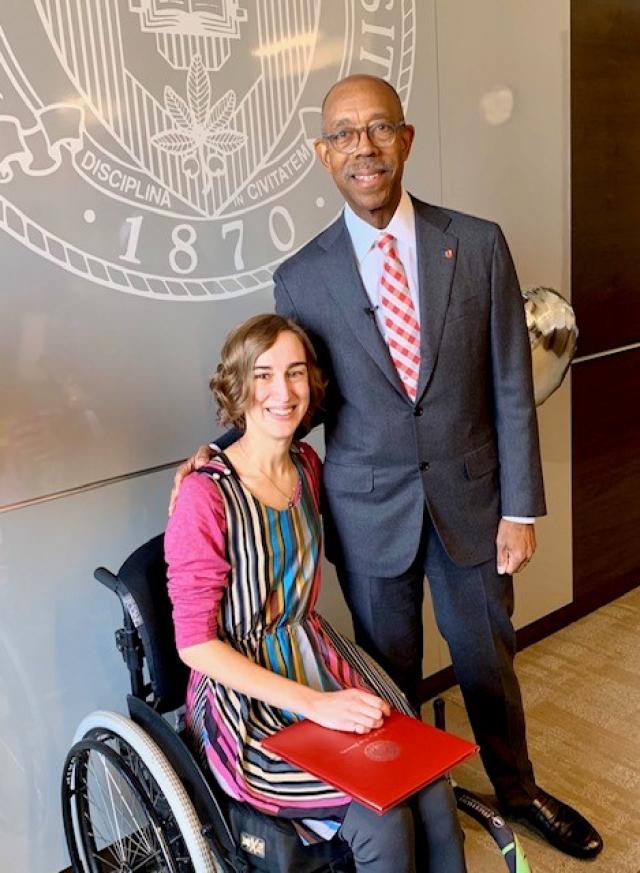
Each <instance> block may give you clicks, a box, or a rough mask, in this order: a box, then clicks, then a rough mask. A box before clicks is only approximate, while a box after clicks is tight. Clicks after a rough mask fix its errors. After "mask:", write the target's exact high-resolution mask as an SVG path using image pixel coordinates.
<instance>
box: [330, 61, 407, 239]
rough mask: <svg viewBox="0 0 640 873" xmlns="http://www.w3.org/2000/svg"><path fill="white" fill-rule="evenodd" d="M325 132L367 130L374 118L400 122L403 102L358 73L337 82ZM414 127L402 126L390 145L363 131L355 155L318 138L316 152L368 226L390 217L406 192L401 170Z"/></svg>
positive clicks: (381, 223) (384, 222) (379, 224)
mask: <svg viewBox="0 0 640 873" xmlns="http://www.w3.org/2000/svg"><path fill="white" fill-rule="evenodd" d="M322 120H323V131H324V134H325V135H327V134H335V133H337V132H338V131H340V130H343V129H345V128H363V127H365V126H366V125H369V124H371V123H373V122H376V121H386V122H390V123H391V124H393V125H397V124H399V123H400V122H402V120H403V117H402V106H401V105H400V103H399V101H398V100H397V98H396V96H395V95H394V93H393V91H392V89H391V88H389V87H388V86H387V85H386V84H385V83H384V82H383V81H381V80H379V79H375V78H373V77H367V76H354V77H351V78H349V79H345V80H344V81H343V82H340V83H339V84H337V85H335V86H334V88H333V89H332V90H331V91H330V92H329V95H328V96H327V99H326V101H325V105H324V111H323V116H322ZM413 135H414V130H413V127H411V125H403V126H401V127H399V128H398V130H397V132H396V137H395V141H394V142H393V143H391V144H390V145H386V146H376V145H374V143H372V142H371V141H370V139H369V137H368V135H367V133H366V131H363V132H362V133H361V134H360V138H359V141H358V145H357V147H356V149H355V151H354V152H353V154H348V155H347V154H343V153H342V152H339V151H337V150H336V149H335V148H334V147H333V146H332V145H330V144H329V142H327V140H326V139H323V138H320V139H318V140H316V143H315V149H316V154H317V156H318V158H319V159H320V161H321V162H322V164H323V165H324V167H325V169H327V170H328V171H329V172H330V173H331V175H332V176H333V181H334V182H335V183H336V185H337V187H338V189H339V190H340V193H341V194H342V196H343V197H344V199H345V200H346V202H347V203H348V204H349V206H350V207H351V208H352V209H353V211H354V212H355V213H356V215H358V216H359V217H360V218H362V219H363V220H364V221H366V222H368V223H369V224H372V225H374V226H375V227H379V228H383V227H386V226H387V224H388V223H389V222H390V221H391V219H392V217H393V214H394V212H395V211H396V208H397V206H398V203H399V202H400V197H401V194H402V172H403V169H404V163H405V161H406V160H407V158H408V157H409V152H410V151H411V143H412V142H413Z"/></svg>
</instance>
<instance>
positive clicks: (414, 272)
mask: <svg viewBox="0 0 640 873" xmlns="http://www.w3.org/2000/svg"><path fill="white" fill-rule="evenodd" d="M344 223H345V224H346V226H347V231H348V233H349V236H350V237H351V244H352V245H353V251H354V254H355V256H356V262H357V264H358V270H359V272H360V278H361V279H362V284H363V285H364V290H365V291H366V292H367V297H368V298H369V300H370V302H371V307H372V309H374V310H375V318H376V323H377V325H378V328H379V330H380V333H381V334H382V336H383V337H384V339H385V341H386V340H387V329H386V326H385V324H384V321H383V318H382V314H381V309H380V305H379V304H380V276H381V275H382V266H383V264H384V259H385V254H384V252H383V251H382V249H380V248H379V247H378V246H376V242H377V241H378V239H379V238H380V237H381V236H382V234H386V233H390V234H391V235H392V236H393V237H395V239H396V251H397V252H398V257H399V258H400V260H401V261H402V265H403V267H404V272H405V275H406V277H407V282H408V283H409V292H410V293H411V299H412V300H413V305H414V307H415V310H416V315H417V318H418V323H420V319H421V317H422V313H421V312H420V295H419V293H418V287H419V286H418V254H417V248H416V220H415V212H414V209H413V203H412V202H411V198H410V197H409V195H408V194H407V192H406V191H405V190H404V188H403V189H402V196H401V197H400V202H399V203H398V208H397V209H396V211H395V212H394V214H393V218H392V219H391V221H390V222H389V224H388V225H387V226H386V227H385V228H383V229H382V230H379V229H378V228H377V227H373V225H371V224H368V223H367V222H366V221H364V220H363V219H362V218H360V217H359V216H358V215H356V214H355V212H354V211H353V209H352V208H351V207H350V206H349V204H348V203H347V204H345V207H344ZM425 317H426V318H428V317H429V315H428V313H426V314H425ZM504 519H505V521H515V522H519V523H520V524H533V523H534V521H535V519H534V518H521V517H519V516H512V515H505V516H504Z"/></svg>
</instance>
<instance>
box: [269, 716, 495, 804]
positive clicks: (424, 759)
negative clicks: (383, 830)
mask: <svg viewBox="0 0 640 873" xmlns="http://www.w3.org/2000/svg"><path fill="white" fill-rule="evenodd" d="M262 745H263V747H264V748H265V749H267V750H268V751H269V752H273V753H275V754H277V755H279V756H280V757H281V758H284V760H285V761H289V762H290V763H291V764H295V765H296V767H300V769H301V770H305V771H306V772H307V773H311V774H313V775H314V776H317V777H318V778H319V779H322V780H323V781H324V782H327V783H328V784H329V785H333V786H334V787H335V788H338V789H340V791H343V792H344V793H345V794H347V795H349V797H352V798H354V799H355V800H358V801H360V803H363V804H364V805H365V806H368V807H370V808H371V809H373V810H374V811H375V812H377V813H379V814H380V815H382V814H383V813H385V812H386V811H387V810H388V809H391V807H393V806H395V805H396V804H397V803H400V802H401V801H402V800H405V798H407V797H410V796H411V795H412V794H415V792H416V791H418V790H419V789H420V788H423V787H424V786H425V785H428V784H429V782H433V781H434V780H435V779H438V778H439V777H440V776H443V775H444V774H445V773H447V772H448V771H449V770H451V768H452V767H455V766H456V765H457V764H460V763H461V762H462V761H464V760H465V759H466V758H469V757H470V756H471V755H473V754H475V753H476V752H477V751H478V746H476V745H475V744H474V743H470V742H468V741H467V740H463V739H461V738H460V737H456V736H454V735H453V734H449V733H446V732H445V731H441V730H438V729H437V728H434V727H431V725H428V724H425V723H424V722H422V721H418V719H416V718H410V717H409V716H407V715H403V714H401V713H399V712H396V711H392V713H391V715H390V716H389V717H388V718H386V719H385V721H384V724H383V725H382V727H379V728H376V729H375V730H372V731H370V733H368V734H353V733H346V732H345V731H334V730H331V729H330V728H324V727H321V726H320V725H318V724H316V723H315V722H312V721H308V720H305V721H300V722H296V724H292V725H290V726H289V727H286V728H283V729H282V730H281V731H279V732H278V733H277V734H274V735H273V736H271V737H268V738H267V739H266V740H264V741H263V743H262Z"/></svg>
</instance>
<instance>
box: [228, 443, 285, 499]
mask: <svg viewBox="0 0 640 873" xmlns="http://www.w3.org/2000/svg"><path fill="white" fill-rule="evenodd" d="M238 446H239V447H240V451H241V452H242V454H243V455H244V456H245V458H246V459H247V461H248V462H249V464H250V465H251V466H255V468H256V470H257V471H258V473H260V474H261V475H262V476H264V478H265V479H267V480H268V481H269V482H271V484H272V485H273V487H274V488H275V489H276V491H279V492H280V494H282V496H283V497H284V498H285V499H286V501H287V509H293V498H294V497H295V496H296V491H297V490H298V482H299V478H298V480H297V481H296V484H295V485H294V486H293V490H292V492H291V493H290V494H287V492H286V491H283V490H282V488H280V486H279V485H278V484H277V483H276V482H274V481H273V479H272V478H271V476H269V474H268V473H265V471H264V470H262V469H261V468H260V467H258V465H257V464H253V463H252V461H251V458H250V457H249V455H248V454H247V452H246V451H245V448H244V446H243V445H242V443H241V442H239V443H238ZM294 470H295V467H294ZM296 473H297V470H296Z"/></svg>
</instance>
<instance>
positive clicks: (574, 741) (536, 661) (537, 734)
mask: <svg viewBox="0 0 640 873" xmlns="http://www.w3.org/2000/svg"><path fill="white" fill-rule="evenodd" d="M516 663H517V671H518V675H519V677H520V681H521V683H522V691H523V696H524V704H525V711H526V714H527V726H528V737H529V750H530V754H531V759H532V761H533V763H534V766H535V770H536V779H537V781H538V783H539V784H540V785H541V786H543V787H544V788H546V789H547V790H548V791H550V792H551V793H553V794H556V795H557V796H558V797H560V798H561V799H563V800H565V801H567V802H568V803H571V804H573V805H575V806H576V807H577V808H578V809H579V810H580V811H581V812H582V813H583V814H585V815H586V816H587V817H588V818H589V819H590V820H591V821H592V822H593V824H594V825H595V826H596V827H597V828H598V829H599V831H600V833H601V834H602V836H603V839H604V843H605V847H604V850H603V852H602V854H601V855H600V856H599V857H598V858H597V859H596V860H595V861H591V862H585V861H578V860H574V859H571V858H567V857H566V856H565V855H562V854H560V853H559V852H556V851H554V850H553V849H551V848H549V847H548V846H547V845H546V844H545V843H544V842H543V841H542V840H540V839H539V838H538V837H536V836H535V835H533V834H531V832H529V831H527V830H526V829H525V828H523V827H517V828H516V830H517V833H518V834H519V836H520V837H521V842H522V843H523V846H524V848H525V851H526V853H527V857H528V859H529V863H530V865H531V869H532V873H578V871H582V873H586V871H589V873H640V588H639V589H636V590H635V591H633V592H631V593H630V594H627V595H626V596H624V597H622V598H620V599H619V600H617V601H615V602H614V603H611V604H609V605H608V606H605V607H603V608H602V609H600V610H599V611H598V612H595V613H593V614H592V615H589V616H587V617H586V618H584V619H582V620H581V621H579V622H576V623H575V624H573V625H571V626H570V627H567V628H565V629H564V630H561V631H559V632H558V633H556V634H554V635H553V636H551V637H549V638H547V639H545V640H543V641H542V642H540V643H537V644H536V645H534V646H531V647H530V648H528V649H527V650H526V651H524V652H522V653H521V654H520V655H518V657H517V662H516ZM444 697H445V699H446V702H447V705H446V713H447V728H448V729H449V730H451V731H453V732H454V733H458V734H461V735H463V736H468V737H469V738H470V737H471V731H470V729H469V724H468V722H467V719H466V715H465V711H464V706H463V704H462V698H461V696H460V692H459V689H457V688H455V689H452V690H451V691H450V692H447V693H446V694H445V695H444ZM429 710H430V705H429V704H428V705H427V706H426V707H425V709H424V710H423V714H424V716H425V718H428V717H429ZM454 777H455V779H456V781H457V782H459V783H460V784H461V785H464V786H465V787H466V788H470V789H471V790H473V791H477V792H478V793H481V794H484V795H485V796H488V795H489V794H490V792H491V787H490V783H489V782H488V780H487V778H486V776H485V775H484V771H483V770H482V766H481V764H480V761H479V759H475V760H474V761H472V762H469V763H467V764H464V765H462V766H461V767H459V768H458V769H457V770H456V772H455V773H454ZM462 818H463V825H464V828H465V832H466V835H467V840H466V847H467V858H468V866H469V873H493V871H496V873H504V871H505V870H506V866H505V864H504V861H502V860H501V858H500V855H499V854H498V852H497V851H496V849H495V847H493V846H492V845H491V844H490V841H489V839H488V837H487V836H486V835H485V834H484V832H483V831H482V830H481V829H480V828H479V826H477V825H476V824H475V822H472V821H471V820H470V819H468V818H467V817H466V816H463V817H462Z"/></svg>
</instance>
